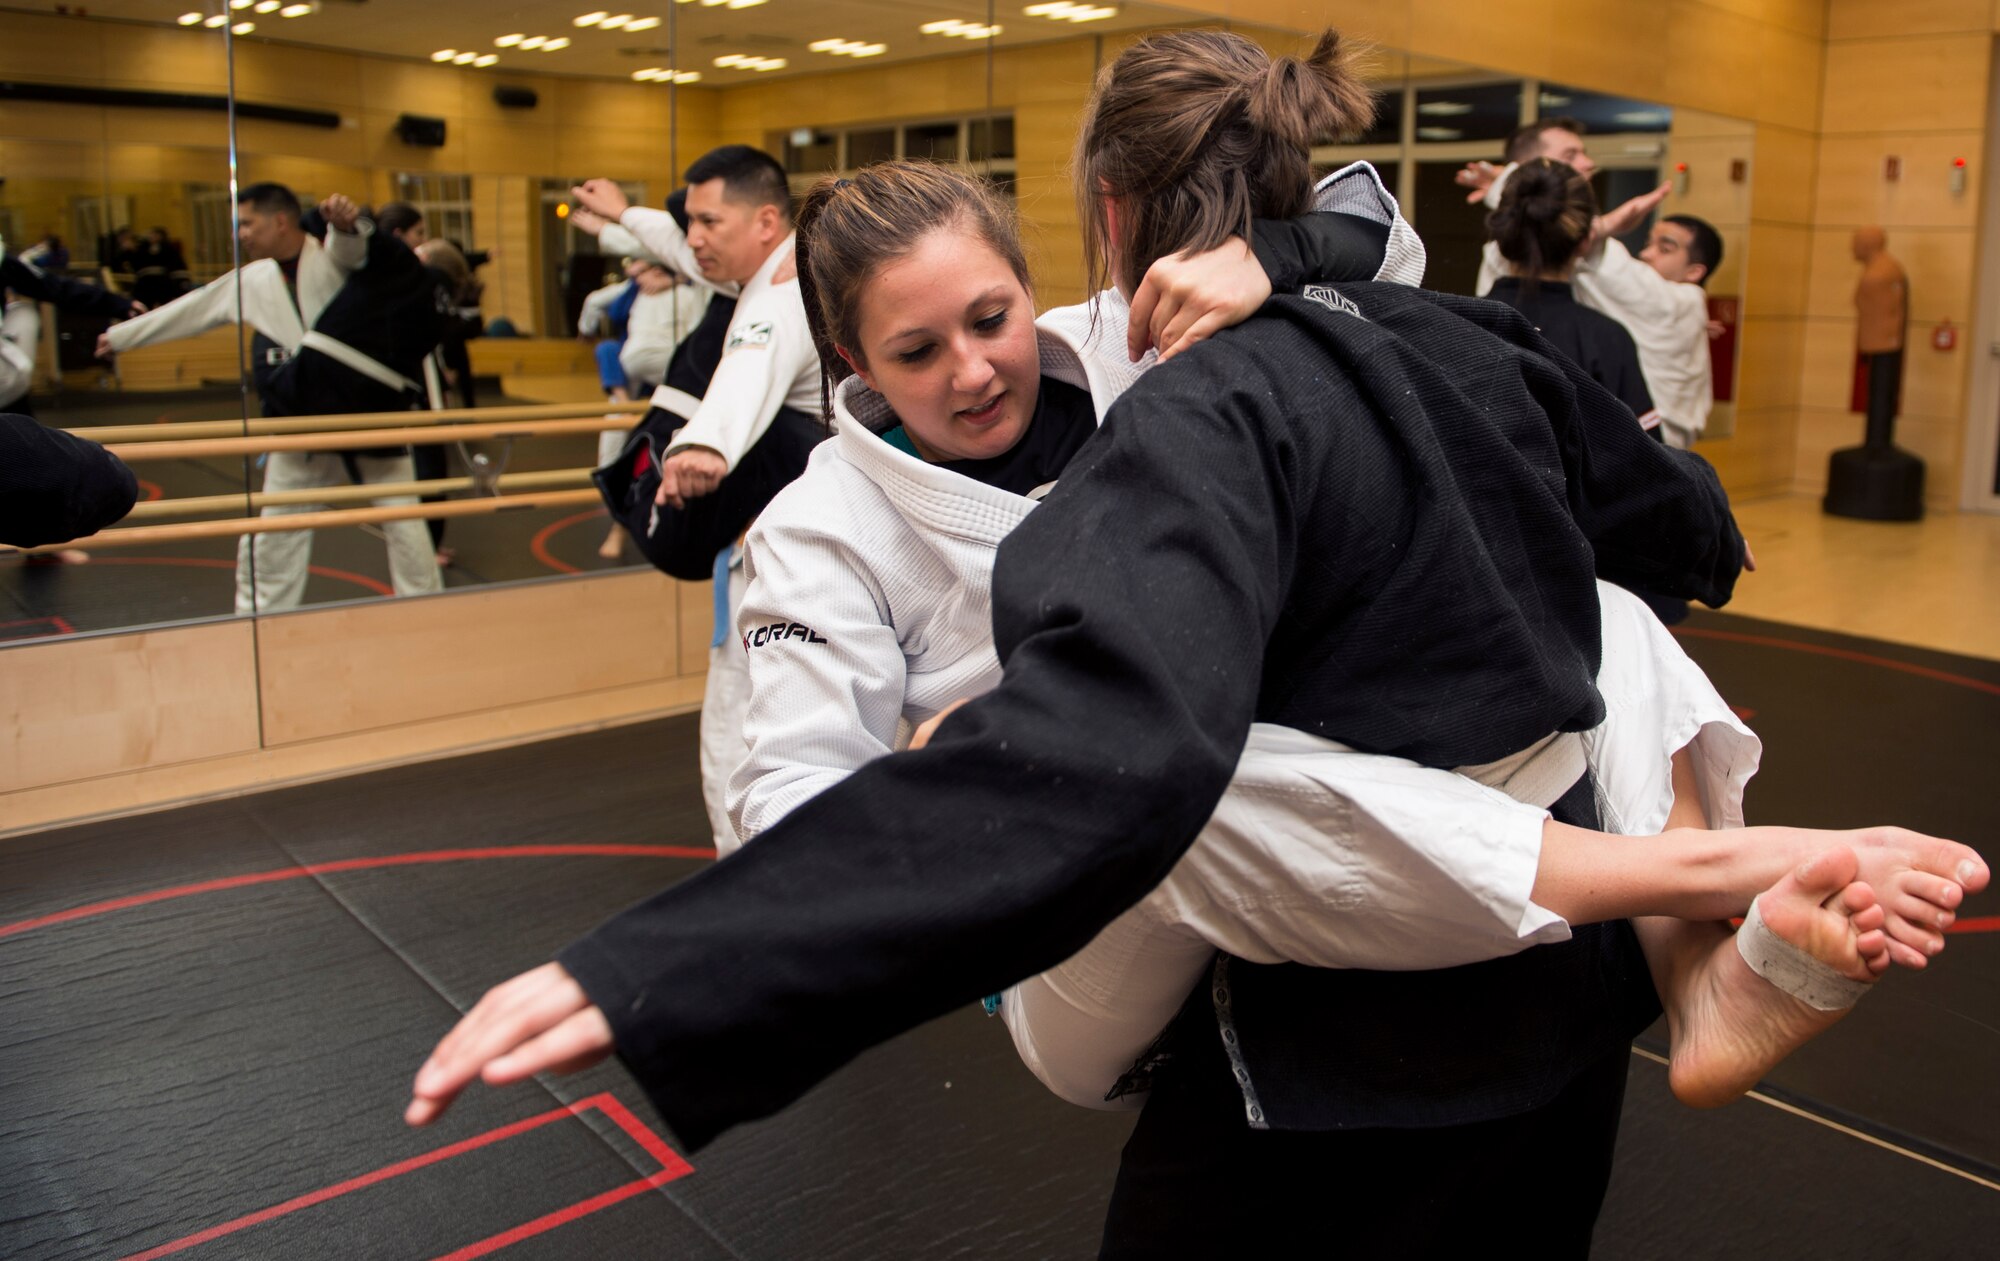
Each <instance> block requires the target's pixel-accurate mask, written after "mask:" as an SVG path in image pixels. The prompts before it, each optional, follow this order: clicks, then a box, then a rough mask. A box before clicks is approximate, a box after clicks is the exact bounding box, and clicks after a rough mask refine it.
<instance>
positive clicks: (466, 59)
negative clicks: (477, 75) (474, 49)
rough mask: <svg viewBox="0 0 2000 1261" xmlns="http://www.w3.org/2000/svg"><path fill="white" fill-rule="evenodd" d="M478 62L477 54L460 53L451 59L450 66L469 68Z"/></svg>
mask: <svg viewBox="0 0 2000 1261" xmlns="http://www.w3.org/2000/svg"><path fill="white" fill-rule="evenodd" d="M478 60H479V54H478V53H460V54H459V55H458V56H456V57H453V58H452V59H451V64H452V65H454V66H469V65H471V64H472V63H473V62H475V61H478Z"/></svg>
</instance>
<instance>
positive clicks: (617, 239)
mask: <svg viewBox="0 0 2000 1261" xmlns="http://www.w3.org/2000/svg"><path fill="white" fill-rule="evenodd" d="M672 217H673V216H671V215H669V216H668V218H672ZM674 226H675V227H676V228H678V227H679V226H680V225H679V224H675V225H674ZM597 244H598V246H599V248H601V249H602V250H603V251H604V252H605V253H606V254H608V255H610V256H612V257H614V258H648V259H652V261H654V262H656V263H657V262H659V261H660V260H659V259H658V258H656V257H655V256H654V254H653V252H652V251H651V250H649V249H647V248H646V244H645V242H643V241H641V240H640V239H639V238H638V237H636V236H633V235H632V229H630V228H628V227H626V226H624V225H623V224H619V223H607V224H605V225H604V227H603V229H602V230H601V231H599V232H598V234H597Z"/></svg>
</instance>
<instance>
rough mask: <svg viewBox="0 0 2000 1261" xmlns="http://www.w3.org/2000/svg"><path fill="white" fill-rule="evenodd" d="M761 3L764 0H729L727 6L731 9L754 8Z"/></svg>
mask: <svg viewBox="0 0 2000 1261" xmlns="http://www.w3.org/2000/svg"><path fill="white" fill-rule="evenodd" d="M762 3H764V0H729V7H730V8H732V9H754V8H756V7H757V6H758V5H760V4H762Z"/></svg>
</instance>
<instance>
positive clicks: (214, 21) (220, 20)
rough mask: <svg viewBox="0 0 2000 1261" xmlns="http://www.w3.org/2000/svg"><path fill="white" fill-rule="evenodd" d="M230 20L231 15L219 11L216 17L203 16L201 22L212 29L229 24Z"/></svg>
mask: <svg viewBox="0 0 2000 1261" xmlns="http://www.w3.org/2000/svg"><path fill="white" fill-rule="evenodd" d="M228 22H229V16H228V15H227V14H224V13H218V14H216V15H215V16H214V17H210V18H203V19H202V20H201V24H202V25H203V26H206V27H207V28H208V29H209V30H211V31H212V30H214V29H216V28H217V27H219V26H225V25H227V24H228Z"/></svg>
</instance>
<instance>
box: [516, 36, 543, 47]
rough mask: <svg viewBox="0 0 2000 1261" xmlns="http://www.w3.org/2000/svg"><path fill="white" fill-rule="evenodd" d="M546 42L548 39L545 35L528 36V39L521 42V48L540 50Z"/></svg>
mask: <svg viewBox="0 0 2000 1261" xmlns="http://www.w3.org/2000/svg"><path fill="white" fill-rule="evenodd" d="M548 42H549V37H548V36H546V35H530V36H528V38H526V39H524V40H522V41H521V47H522V48H540V47H541V46H542V45H543V44H546V43H548Z"/></svg>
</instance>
